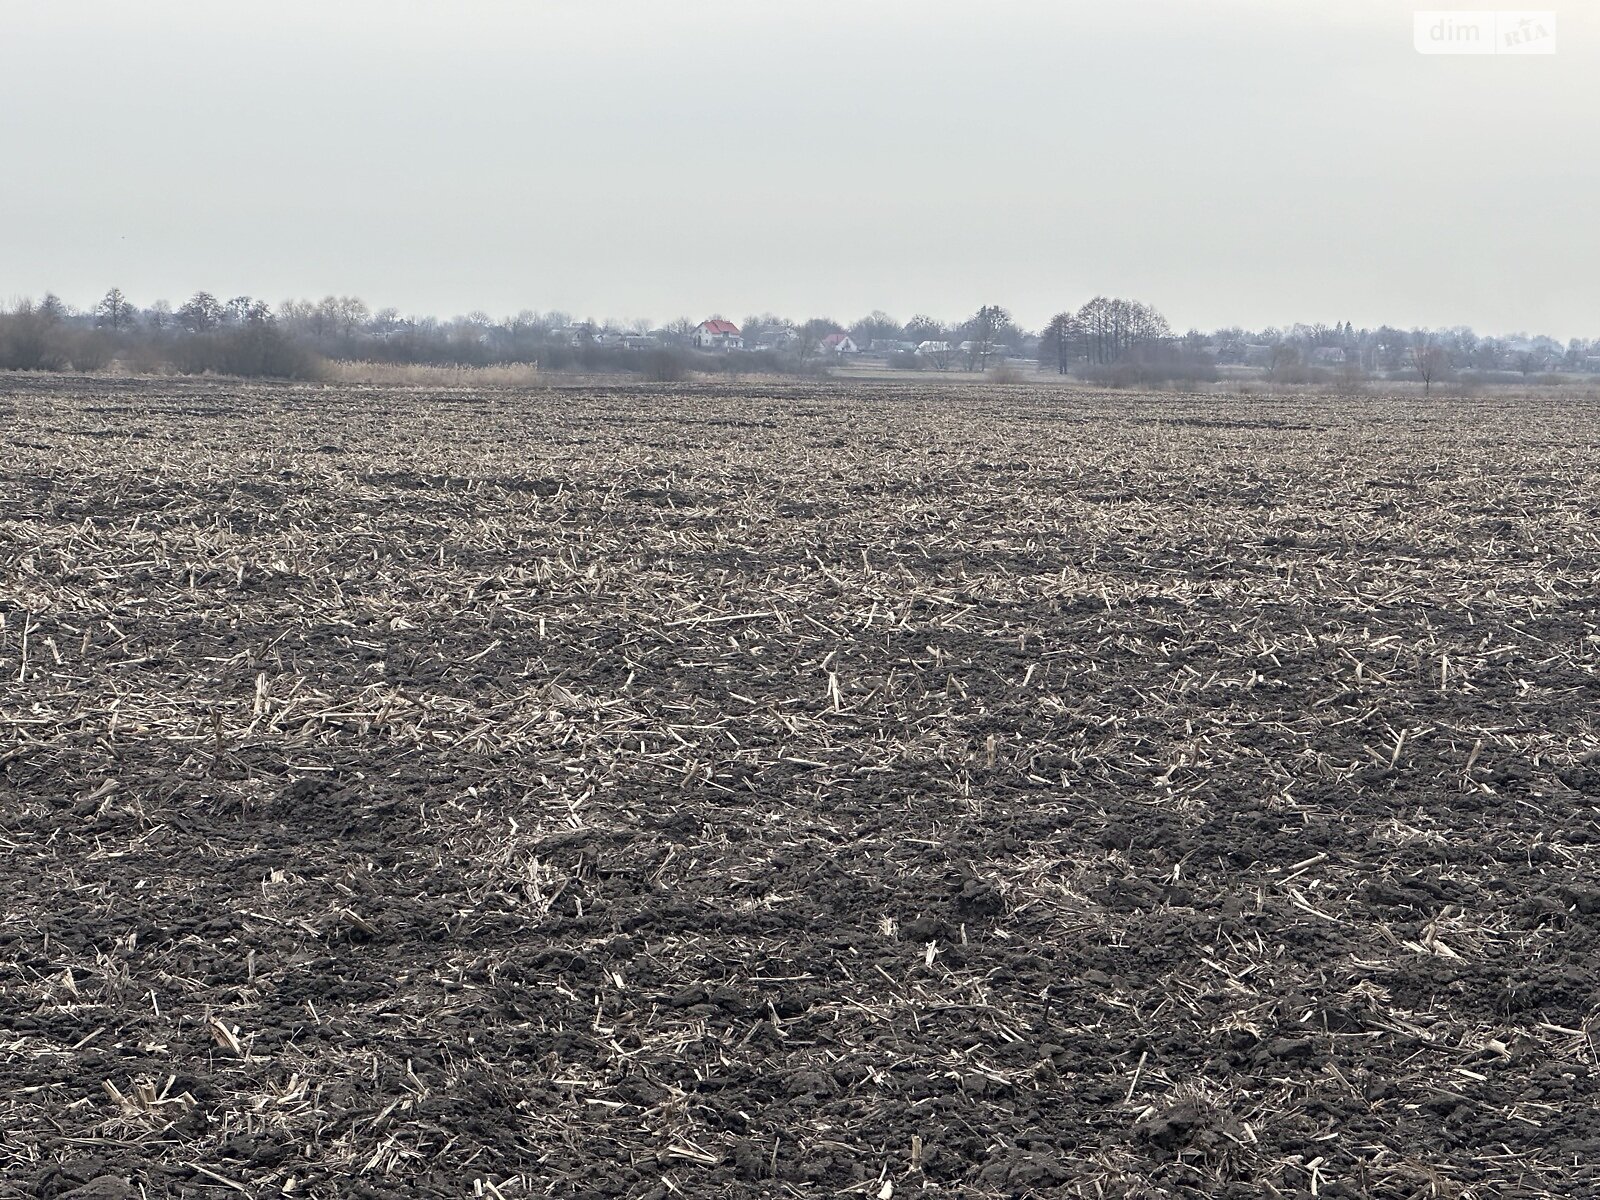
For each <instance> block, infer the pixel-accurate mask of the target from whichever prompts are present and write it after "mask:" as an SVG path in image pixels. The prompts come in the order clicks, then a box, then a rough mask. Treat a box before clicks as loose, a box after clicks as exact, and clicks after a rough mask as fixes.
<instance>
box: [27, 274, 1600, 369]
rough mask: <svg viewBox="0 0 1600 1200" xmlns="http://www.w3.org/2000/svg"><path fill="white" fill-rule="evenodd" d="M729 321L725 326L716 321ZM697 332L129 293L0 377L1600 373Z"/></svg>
mask: <svg viewBox="0 0 1600 1200" xmlns="http://www.w3.org/2000/svg"><path fill="white" fill-rule="evenodd" d="M714 319H716V320H718V321H720V320H721V317H720V315H714ZM698 325H699V322H697V321H694V320H691V319H689V318H679V319H677V320H673V321H669V322H666V323H664V324H662V325H659V326H657V325H654V324H653V323H651V322H649V321H633V322H628V323H621V322H615V321H593V320H578V319H575V318H574V317H572V316H571V315H570V314H568V313H563V312H543V313H541V312H535V311H532V310H528V309H525V310H523V311H521V312H518V313H516V314H515V315H512V316H507V317H503V318H500V319H495V318H493V317H491V316H489V314H487V313H484V312H472V313H468V314H466V315H464V316H459V317H455V318H452V319H448V320H442V319H439V318H436V317H426V316H424V317H415V316H404V315H402V314H401V313H400V312H399V310H397V309H394V308H383V309H379V310H377V311H376V312H374V311H372V310H371V309H370V308H369V307H368V306H367V305H366V303H365V302H363V301H362V300H361V299H359V298H358V297H354V296H326V297H324V298H323V299H321V300H316V301H312V300H287V301H284V302H282V303H281V304H279V305H278V306H277V307H276V308H273V307H272V306H269V305H268V304H266V303H264V302H262V301H261V300H258V299H256V298H254V297H251V296H235V297H233V298H231V299H228V300H220V299H218V298H217V297H216V296H213V295H212V294H211V293H209V292H203V291H202V292H196V293H195V294H194V295H193V296H191V297H189V299H187V300H186V301H184V302H183V303H182V304H181V305H179V306H177V307H176V308H174V307H173V306H172V305H171V304H169V303H167V302H165V301H161V300H157V301H155V302H154V303H151V304H148V305H143V306H141V305H139V304H137V303H135V302H133V301H132V300H130V299H129V298H128V297H127V296H126V295H125V294H124V293H123V292H122V291H121V289H119V288H112V289H111V290H110V291H108V292H107V293H106V294H105V295H104V296H103V297H102V298H101V299H100V300H99V302H98V303H96V304H95V305H93V306H92V307H90V308H87V309H75V308H72V307H71V306H69V305H67V304H66V303H64V302H63V301H62V300H61V299H60V298H59V297H57V296H54V295H47V296H45V297H44V298H43V299H42V300H39V301H31V300H25V301H21V302H19V303H16V304H14V305H12V306H11V307H10V308H9V309H8V310H6V311H3V312H0V369H8V370H74V371H95V370H101V369H105V368H107V367H109V366H111V365H113V364H116V365H118V366H120V367H121V368H123V369H125V370H129V371H134V372H176V373H184V374H199V373H204V372H215V373H220V374H229V375H245V376H276V377H281V378H287V379H316V378H319V377H322V376H324V375H326V374H327V372H328V363H329V361H330V360H337V361H345V362H373V363H384V364H395V365H417V366H449V367H486V366H492V365H498V364H535V363H536V364H538V365H539V366H540V367H541V368H546V369H553V370H564V369H576V370H588V371H628V372H634V373H638V374H641V375H643V376H646V377H648V378H653V379H663V380H671V379H679V378H682V377H684V376H685V375H687V374H688V373H689V372H691V371H694V372H707V371H728V372H732V371H738V372H802V373H804V372H813V371H817V370H821V369H824V368H825V367H827V366H829V365H831V364H833V363H837V362H840V361H844V360H847V359H853V358H866V359H872V360H876V361H879V362H881V363H883V364H885V365H887V366H890V367H894V368H899V369H904V370H920V371H960V370H969V371H988V370H990V369H992V368H995V367H998V366H1002V365H1003V364H1007V363H1009V362H1012V361H1016V360H1032V361H1035V362H1037V363H1038V365H1039V366H1040V367H1041V368H1042V369H1045V370H1055V371H1058V372H1060V373H1062V374H1070V375H1073V376H1076V377H1079V378H1084V379H1088V380H1093V381H1098V382H1105V383H1112V384H1137V383H1172V382H1198V381H1205V380H1212V379H1216V378H1218V376H1219V372H1221V371H1226V370H1229V369H1232V368H1251V369H1255V370H1258V371H1260V372H1261V373H1264V374H1265V375H1266V376H1267V377H1268V378H1270V379H1273V380H1276V381H1281V382H1285V383H1296V382H1315V381H1321V380H1328V379H1335V378H1338V379H1353V378H1365V377H1375V376H1386V377H1390V378H1412V379H1419V380H1421V381H1422V382H1424V383H1425V384H1428V385H1429V386H1431V385H1432V383H1433V382H1434V381H1436V380H1439V379H1444V378H1449V377H1452V376H1457V375H1459V376H1463V377H1465V376H1471V377H1473V378H1478V379H1485V380H1496V381H1498V380H1505V381H1512V380H1521V379H1528V378H1529V377H1530V376H1543V375H1547V374H1549V373H1552V372H1567V373H1575V372H1600V339H1594V340H1589V341H1586V340H1584V339H1581V338H1575V339H1572V340H1571V341H1569V342H1567V343H1565V344H1563V343H1561V342H1558V341H1557V340H1555V339H1554V338H1549V337H1544V336H1541V335H1532V336H1530V335H1527V334H1514V335H1510V336H1507V337H1481V336H1479V335H1477V334H1476V333H1474V332H1473V331H1472V330H1470V329H1468V328H1466V327H1464V326H1458V327H1455V328H1452V329H1447V330H1425V329H1410V330H1406V329H1400V328H1397V327H1393V326H1389V325H1382V326H1378V327H1377V328H1367V329H1357V328H1355V327H1354V326H1353V325H1352V324H1351V323H1350V322H1348V321H1346V322H1343V323H1339V322H1335V323H1333V324H1331V325H1328V324H1319V323H1313V324H1295V325H1290V326H1285V327H1273V328H1267V329H1260V330H1247V329H1243V328H1240V327H1237V326H1234V327H1228V328H1224V329H1218V330H1214V331H1211V332H1202V331H1200V330H1197V329H1191V330H1189V331H1187V332H1186V333H1183V334H1178V333H1176V332H1174V331H1173V329H1172V328H1171V327H1170V325H1169V323H1168V321H1167V319H1166V318H1165V317H1164V316H1163V315H1162V314H1161V313H1160V312H1159V311H1158V310H1157V309H1155V308H1154V307H1152V306H1151V305H1148V304H1145V303H1142V302H1139V301H1135V300H1125V299H1120V298H1114V297H1105V296H1096V297H1094V298H1093V299H1091V300H1089V301H1087V302H1086V303H1084V304H1083V305H1082V306H1080V307H1079V308H1077V309H1074V310H1066V311H1063V312H1061V313H1058V314H1057V315H1056V316H1054V317H1053V318H1051V320H1050V321H1049V322H1048V323H1047V324H1046V326H1045V328H1044V329H1043V330H1040V331H1038V332H1033V331H1030V330H1027V329H1024V328H1022V327H1021V326H1020V325H1018V324H1017V322H1016V321H1015V320H1014V319H1013V318H1012V315H1011V313H1010V312H1009V311H1008V310H1007V309H1005V308H1004V307H1002V306H1000V305H983V306H980V307H979V308H978V309H977V310H976V311H975V312H974V313H972V314H971V315H969V316H966V317H963V318H961V319H959V320H955V321H946V320H941V319H938V318H935V317H931V316H928V315H925V314H918V315H916V316H913V317H912V318H911V319H909V320H907V321H899V320H897V319H896V318H894V317H891V316H890V315H889V314H887V313H884V312H881V311H878V312H872V313H869V314H868V315H867V316H864V317H861V318H859V319H858V320H855V321H853V322H850V323H848V324H847V323H842V322H838V321H835V320H833V319H832V318H830V317H811V318H807V319H805V320H799V321H796V320H792V319H789V318H786V317H781V316H778V315H776V314H774V313H763V314H759V315H751V316H747V317H745V319H744V321H743V323H742V325H740V326H738V327H737V334H736V336H733V337H720V338H718V339H717V341H716V345H715V346H709V347H708V346H705V345H703V344H700V343H703V342H704V339H697V337H696V329H697V326H698Z"/></svg>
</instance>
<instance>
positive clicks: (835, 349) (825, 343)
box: [822, 333, 859, 354]
mask: <svg viewBox="0 0 1600 1200" xmlns="http://www.w3.org/2000/svg"><path fill="white" fill-rule="evenodd" d="M822 348H823V349H824V350H825V351H827V352H828V353H829V354H856V353H858V352H859V351H858V348H857V346H856V344H855V342H854V341H853V340H852V339H851V337H850V335H849V334H848V333H830V334H829V335H828V336H827V337H825V338H823V339H822Z"/></svg>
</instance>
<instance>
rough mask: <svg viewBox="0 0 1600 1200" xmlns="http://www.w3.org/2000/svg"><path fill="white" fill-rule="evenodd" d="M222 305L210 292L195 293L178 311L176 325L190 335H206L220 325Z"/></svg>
mask: <svg viewBox="0 0 1600 1200" xmlns="http://www.w3.org/2000/svg"><path fill="white" fill-rule="evenodd" d="M222 315H223V310H222V304H221V302H220V301H219V300H218V299H217V298H216V297H215V296H213V295H212V294H211V293H210V292H196V293H195V294H194V295H192V296H190V297H189V299H188V300H186V301H184V305H183V307H182V308H180V309H179V310H178V324H180V325H182V326H183V327H184V328H185V329H187V330H188V331H189V332H190V333H207V332H209V331H211V330H213V329H215V328H216V327H217V326H218V325H220V324H222Z"/></svg>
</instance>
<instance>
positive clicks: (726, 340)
mask: <svg viewBox="0 0 1600 1200" xmlns="http://www.w3.org/2000/svg"><path fill="white" fill-rule="evenodd" d="M690 341H691V342H692V343H693V344H694V345H695V346H697V347H698V348H699V349H701V350H743V349H744V338H742V337H740V336H739V327H738V326H737V325H735V324H734V323H733V322H732V321H724V320H721V319H720V318H717V317H713V318H711V319H710V320H708V321H701V322H700V324H698V325H696V326H695V327H694V333H693V335H691V337H690Z"/></svg>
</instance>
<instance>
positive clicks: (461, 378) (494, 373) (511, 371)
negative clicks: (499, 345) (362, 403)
mask: <svg viewBox="0 0 1600 1200" xmlns="http://www.w3.org/2000/svg"><path fill="white" fill-rule="evenodd" d="M325 378H326V379H327V381H328V382H329V383H352V384H361V383H371V384H384V385H390V386H399V387H531V386H533V385H535V384H537V383H539V382H540V376H539V364H538V363H493V364H490V365H488V366H483V367H468V366H431V365H424V364H419V363H382V362H339V361H333V362H329V363H328V364H327V371H326V375H325Z"/></svg>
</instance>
